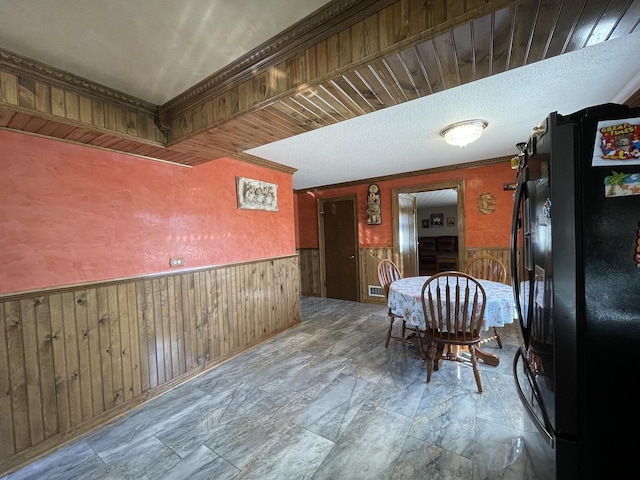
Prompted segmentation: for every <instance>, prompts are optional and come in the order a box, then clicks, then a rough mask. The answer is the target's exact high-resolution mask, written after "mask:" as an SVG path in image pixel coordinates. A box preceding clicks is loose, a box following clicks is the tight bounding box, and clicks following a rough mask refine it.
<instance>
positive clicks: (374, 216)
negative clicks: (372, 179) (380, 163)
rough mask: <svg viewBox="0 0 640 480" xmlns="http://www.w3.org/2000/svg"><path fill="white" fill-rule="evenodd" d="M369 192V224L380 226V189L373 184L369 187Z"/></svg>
mask: <svg viewBox="0 0 640 480" xmlns="http://www.w3.org/2000/svg"><path fill="white" fill-rule="evenodd" d="M367 192H368V193H367V224H369V225H380V224H381V223H382V211H381V205H380V187H378V185H376V184H375V183H373V184H371V185H369V189H368V190H367Z"/></svg>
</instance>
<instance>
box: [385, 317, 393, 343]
mask: <svg viewBox="0 0 640 480" xmlns="http://www.w3.org/2000/svg"><path fill="white" fill-rule="evenodd" d="M393 320H394V318H393V316H392V315H389V329H388V330H387V338H386V339H385V341H384V348H387V347H388V346H389V340H390V339H391V331H392V330H393Z"/></svg>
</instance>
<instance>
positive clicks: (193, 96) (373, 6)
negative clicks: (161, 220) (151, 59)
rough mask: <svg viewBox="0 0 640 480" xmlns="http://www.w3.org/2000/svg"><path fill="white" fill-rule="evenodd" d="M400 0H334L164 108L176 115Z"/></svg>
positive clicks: (167, 113) (165, 113) (164, 113)
mask: <svg viewBox="0 0 640 480" xmlns="http://www.w3.org/2000/svg"><path fill="white" fill-rule="evenodd" d="M396 2H397V0H334V1H333V2H330V3H328V4H327V5H325V6H324V7H321V8H320V9H318V10H317V11H316V12H314V13H312V14H311V15H309V16H307V17H305V18H303V19H302V20H300V21H299V22H298V23H296V24H294V25H293V26H292V27H290V28H289V29H287V30H285V31H284V32H282V33H281V34H279V35H277V36H275V37H273V38H271V39H270V40H267V41H266V42H265V43H263V44H261V45H259V46H258V47H256V48H254V49H253V50H251V51H250V52H248V53H247V54H246V55H244V56H243V57H240V58H239V59H238V60H236V61H235V62H233V63H231V64H229V65H228V66H226V67H224V68H223V69H221V70H220V71H218V72H216V73H214V74H213V75H211V76H209V77H207V78H205V79H204V80H202V81H201V82H200V83H197V84H196V85H194V86H193V87H191V88H189V89H188V90H186V91H185V92H184V93H182V94H180V95H178V96H177V97H175V98H173V99H171V100H169V101H168V102H167V103H165V104H164V105H162V106H161V107H160V110H161V111H162V116H163V117H165V118H173V117H175V116H177V115H179V114H180V113H182V112H184V111H186V110H189V109H190V108H193V107H194V106H195V105H197V104H200V103H202V102H204V101H206V100H208V99H210V98H212V97H214V96H216V95H218V94H219V93H221V92H223V91H225V90H228V89H229V88H232V87H233V86H235V85H238V84H240V83H242V82H243V81H245V80H246V79H247V78H250V77H253V76H255V75H256V74H257V73H261V72H263V71H264V70H266V69H267V68H268V67H270V66H272V65H274V64H277V63H280V62H282V61H284V60H286V59H288V58H291V57H293V56H295V55H297V54H298V53H300V52H302V51H304V50H305V49H307V48H309V47H310V46H312V45H314V44H316V43H318V42H320V41H322V40H325V39H327V38H329V37H331V36H332V35H334V34H336V33H337V32H339V31H341V30H344V29H346V28H348V27H350V26H351V25H354V24H356V23H358V22H360V21H362V20H363V19H365V18H367V17H369V16H371V15H373V14H374V13H376V12H379V11H380V10H383V9H384V8H386V7H387V6H389V5H391V4H393V3H396Z"/></svg>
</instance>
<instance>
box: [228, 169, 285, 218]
mask: <svg viewBox="0 0 640 480" xmlns="http://www.w3.org/2000/svg"><path fill="white" fill-rule="evenodd" d="M236 192H237V197H238V209H244V210H266V211H269V212H277V211H278V185H277V184H275V183H269V182H263V181H261V180H254V179H251V178H245V177H236Z"/></svg>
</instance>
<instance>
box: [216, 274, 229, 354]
mask: <svg viewBox="0 0 640 480" xmlns="http://www.w3.org/2000/svg"><path fill="white" fill-rule="evenodd" d="M227 270H228V268H227V267H224V268H220V269H218V270H216V284H217V286H218V298H219V299H220V300H219V302H221V307H220V311H221V313H222V333H221V341H222V343H221V348H220V353H221V354H222V355H227V354H228V353H229V352H230V351H231V341H230V339H229V299H228V297H227Z"/></svg>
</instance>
